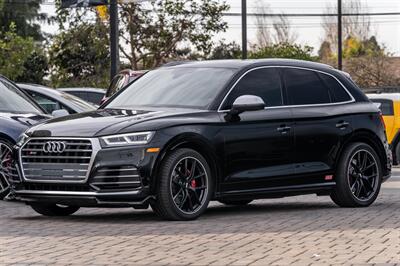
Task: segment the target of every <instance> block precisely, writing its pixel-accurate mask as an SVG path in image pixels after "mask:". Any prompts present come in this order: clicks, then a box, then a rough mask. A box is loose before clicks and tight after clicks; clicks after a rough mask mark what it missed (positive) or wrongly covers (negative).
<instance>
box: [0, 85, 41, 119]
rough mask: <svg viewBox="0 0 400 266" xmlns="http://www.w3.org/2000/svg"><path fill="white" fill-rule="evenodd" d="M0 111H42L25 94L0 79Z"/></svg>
mask: <svg viewBox="0 0 400 266" xmlns="http://www.w3.org/2000/svg"><path fill="white" fill-rule="evenodd" d="M0 111H2V112H11V113H40V114H42V113H43V111H42V110H40V109H39V108H38V107H36V106H35V105H34V104H33V103H32V102H31V101H30V100H29V98H28V97H27V96H26V95H25V94H23V93H22V92H21V91H19V90H18V89H17V88H16V87H15V86H13V85H12V84H11V83H9V82H7V81H5V80H0Z"/></svg>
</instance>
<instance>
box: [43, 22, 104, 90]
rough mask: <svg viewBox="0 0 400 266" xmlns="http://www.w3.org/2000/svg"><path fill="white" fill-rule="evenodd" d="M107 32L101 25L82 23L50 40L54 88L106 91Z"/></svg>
mask: <svg viewBox="0 0 400 266" xmlns="http://www.w3.org/2000/svg"><path fill="white" fill-rule="evenodd" d="M107 32H108V30H107V28H106V27H105V26H104V25H103V24H102V23H100V22H99V23H95V24H90V23H83V24H80V25H77V26H74V27H73V28H70V29H68V30H67V31H65V32H62V33H60V34H58V35H56V36H54V38H53V44H52V45H51V47H50V49H49V56H50V62H51V63H52V68H51V74H52V77H51V79H52V83H53V86H56V87H59V86H94V87H102V88H105V87H107V86H108V83H109V80H110V76H109V69H110V55H109V38H108V33H107Z"/></svg>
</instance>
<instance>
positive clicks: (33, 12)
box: [0, 0, 51, 40]
mask: <svg viewBox="0 0 400 266" xmlns="http://www.w3.org/2000/svg"><path fill="white" fill-rule="evenodd" d="M42 2H43V0H0V36H1V34H2V33H5V32H9V31H10V25H11V23H14V25H15V29H16V34H17V35H18V36H22V37H32V38H33V39H34V40H43V39H44V37H43V34H42V32H41V29H40V24H39V22H40V21H49V20H50V19H51V18H49V17H48V16H47V15H46V14H45V13H40V12H39V11H40V4H41V3H42Z"/></svg>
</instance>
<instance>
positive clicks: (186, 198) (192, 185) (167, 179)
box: [151, 149, 213, 220]
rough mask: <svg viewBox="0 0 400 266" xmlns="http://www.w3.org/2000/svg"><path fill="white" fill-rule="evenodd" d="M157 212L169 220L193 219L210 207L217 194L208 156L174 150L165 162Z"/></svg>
mask: <svg viewBox="0 0 400 266" xmlns="http://www.w3.org/2000/svg"><path fill="white" fill-rule="evenodd" d="M159 174H160V176H159V184H158V191H157V198H156V201H155V202H153V203H152V204H151V207H152V208H153V210H154V211H155V212H156V213H157V214H158V215H160V216H161V217H163V218H164V219H167V220H193V219H196V218H197V217H199V216H200V215H201V214H202V213H203V212H204V211H205V210H206V209H207V206H208V203H209V202H210V198H211V195H212V191H213V180H212V178H211V171H210V167H209V165H208V163H207V161H206V160H205V159H204V157H203V156H202V155H201V154H200V153H198V152H196V151H194V150H192V149H179V150H176V151H173V152H172V153H170V154H169V155H167V157H166V158H165V159H164V161H163V163H162V165H161V169H160V171H159Z"/></svg>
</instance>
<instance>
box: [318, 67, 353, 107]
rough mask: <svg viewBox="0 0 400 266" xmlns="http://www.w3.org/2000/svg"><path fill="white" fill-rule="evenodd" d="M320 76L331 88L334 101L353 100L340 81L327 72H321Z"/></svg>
mask: <svg viewBox="0 0 400 266" xmlns="http://www.w3.org/2000/svg"><path fill="white" fill-rule="evenodd" d="M319 76H320V77H321V79H322V80H323V82H324V83H325V84H326V86H327V87H328V88H329V89H330V91H331V93H332V96H333V102H335V103H340V102H347V101H350V100H351V97H350V95H349V94H348V93H347V91H346V90H345V89H344V88H343V86H342V85H340V84H339V82H338V81H337V80H336V79H335V78H333V77H331V76H329V75H326V74H323V73H319Z"/></svg>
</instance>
